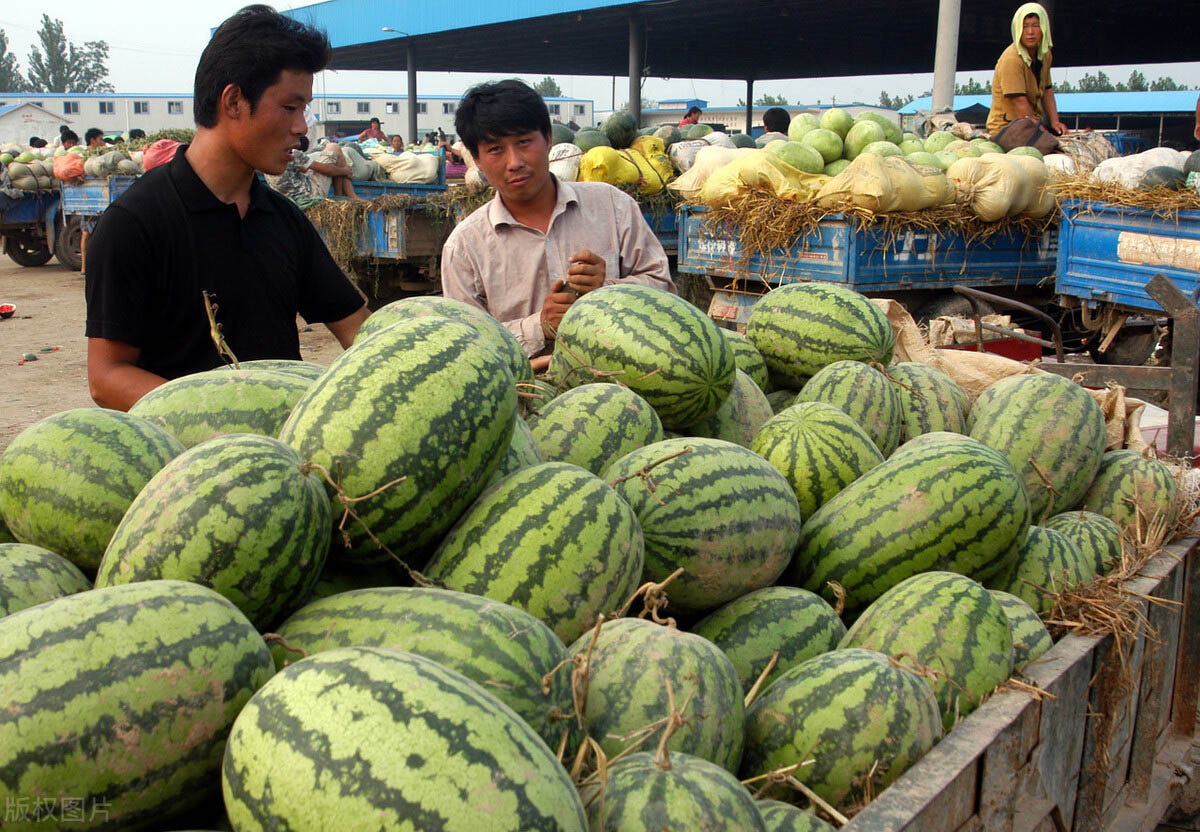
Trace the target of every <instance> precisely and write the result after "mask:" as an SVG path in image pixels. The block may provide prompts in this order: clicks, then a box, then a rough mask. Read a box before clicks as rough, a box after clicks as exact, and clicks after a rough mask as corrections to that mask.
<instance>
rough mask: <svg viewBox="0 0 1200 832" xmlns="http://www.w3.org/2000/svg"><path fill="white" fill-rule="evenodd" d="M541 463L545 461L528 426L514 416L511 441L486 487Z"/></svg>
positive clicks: (518, 417)
mask: <svg viewBox="0 0 1200 832" xmlns="http://www.w3.org/2000/svg"><path fill="white" fill-rule="evenodd" d="M543 462H545V460H544V459H542V455H541V453H539V452H538V447H537V440H536V439H534V438H533V431H532V430H531V429H530V427H529V424H528V423H527V422H526V421H525V420H524V419H522V418H521V417H520V416H514V417H513V433H512V439H511V440H509V443H508V451H507V452H506V453H505V454H504V459H502V460H501V461H500V467H499V468H497V469H496V473H495V474H493V475H492V479H491V480H490V481H489V482H488V486H489V487H491V486H493V485H495V484H496V483H498V482H499V481H500V480H502V479H504V478H505V477H507V476H508V475H509V474H515V473H516V472H517V471H520V470H521V469H522V468H528V467H530V466H531V465H539V464H541V463H543Z"/></svg>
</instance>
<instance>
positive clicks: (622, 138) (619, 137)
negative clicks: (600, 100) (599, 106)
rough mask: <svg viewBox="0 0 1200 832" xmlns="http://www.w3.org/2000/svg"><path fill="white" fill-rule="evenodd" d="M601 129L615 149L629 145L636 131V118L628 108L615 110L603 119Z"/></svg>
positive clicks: (635, 135) (635, 136)
mask: <svg viewBox="0 0 1200 832" xmlns="http://www.w3.org/2000/svg"><path fill="white" fill-rule="evenodd" d="M602 129H603V131H604V135H606V136H608V140H609V141H610V142H611V143H612V146H613V147H615V148H616V149H617V150H623V149H624V148H626V147H629V146H631V145H632V144H633V140H634V139H636V138H637V133H638V126H637V120H636V119H635V118H634V117H633V113H631V112H629V111H628V110H617V111H616V112H615V113H613V114H612V115H610V116H609V117H608V118H606V119H605V120H604V126H603V128H602Z"/></svg>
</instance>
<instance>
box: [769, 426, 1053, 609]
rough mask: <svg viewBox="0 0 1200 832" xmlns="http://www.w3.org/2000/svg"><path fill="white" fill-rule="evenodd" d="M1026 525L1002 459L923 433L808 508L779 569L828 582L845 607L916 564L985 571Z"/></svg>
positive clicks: (798, 579)
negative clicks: (786, 563)
mask: <svg viewBox="0 0 1200 832" xmlns="http://www.w3.org/2000/svg"><path fill="white" fill-rule="evenodd" d="M1028 527H1029V497H1028V496H1027V495H1026V493H1025V488H1024V485H1023V484H1022V482H1021V478H1020V477H1019V476H1017V473H1016V472H1015V471H1014V470H1013V468H1012V465H1010V464H1009V462H1008V460H1007V459H1005V458H1004V457H1002V456H1001V455H1000V454H999V453H998V452H996V451H994V450H992V449H991V448H988V447H987V446H985V445H983V444H982V443H979V442H974V441H971V440H944V441H940V442H938V441H934V442H929V443H926V444H924V445H922V446H921V447H916V448H913V449H911V450H908V451H905V452H904V453H902V454H898V455H896V456H893V457H892V458H891V459H889V460H887V461H885V462H884V463H883V464H881V465H879V466H877V467H876V468H873V469H871V470H870V471H868V472H867V473H866V474H864V475H863V476H861V477H859V478H858V479H857V480H855V481H854V482H853V483H851V484H850V485H849V486H847V487H846V488H845V489H843V490H842V491H841V492H839V493H838V494H837V495H836V496H835V497H833V499H831V500H830V501H829V502H827V503H825V505H823V506H821V508H819V509H817V513H816V514H814V515H813V516H812V517H810V518H809V519H808V522H807V523H805V524H804V528H803V529H802V530H801V532H800V542H799V543H798V544H797V547H796V557H795V559H794V560H793V561H792V565H791V567H790V569H789V572H788V576H789V578H790V579H791V580H790V582H791V583H795V584H796V585H797V586H803V587H805V588H806V589H810V590H812V591H813V592H821V593H827V592H829V590H828V588H827V586H826V584H827V582H829V581H837V582H838V583H840V584H841V585H842V586H843V587H844V588H845V590H846V593H847V596H846V609H847V610H849V611H850V612H852V613H853V612H855V611H857V610H861V609H863V608H864V607H866V606H867V605H868V604H870V603H871V602H872V601H874V600H875V599H876V598H878V597H879V596H881V595H883V594H884V593H885V592H887V591H888V590H889V589H891V588H892V587H893V586H895V585H896V584H898V583H900V582H901V581H903V580H904V579H905V578H908V577H910V576H912V575H915V574H917V573H918V572H927V571H929V570H931V569H937V570H947V571H951V572H958V573H959V574H963V575H968V576H972V577H975V576H980V575H981V574H988V573H990V571H992V570H994V569H995V568H996V566H995V563H994V562H996V561H1000V560H1002V559H1003V558H1004V557H1005V556H1006V555H1007V554H1008V552H1009V550H1010V549H1011V547H1012V545H1013V544H1014V543H1015V542H1017V541H1019V540H1020V539H1021V538H1022V537H1023V536H1024V535H1025V531H1026V529H1027V528H1028ZM989 567H990V569H989ZM826 597H832V595H827V596H826Z"/></svg>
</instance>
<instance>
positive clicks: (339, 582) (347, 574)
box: [305, 559, 412, 604]
mask: <svg viewBox="0 0 1200 832" xmlns="http://www.w3.org/2000/svg"><path fill="white" fill-rule="evenodd" d="M404 586H412V579H411V578H410V577H409V576H408V573H406V572H404V571H403V569H402V568H401V567H400V565H399V564H397V563H396V562H395V561H392V560H388V561H384V562H383V563H376V564H370V565H361V564H355V565H353V566H345V565H343V564H340V563H337V562H336V560H334V559H326V561H325V568H324V569H322V570H321V577H320V578H318V579H317V582H316V583H315V584H314V585H313V588H312V592H310V593H309V594H308V598H307V599H306V601H305V603H306V604H311V603H313V602H314V601H318V600H320V599H322V598H328V597H329V596H331V595H339V594H341V593H343V592H352V591H354V590H356V589H377V588H380V587H404Z"/></svg>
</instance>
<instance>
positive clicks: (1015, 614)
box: [988, 589, 1054, 671]
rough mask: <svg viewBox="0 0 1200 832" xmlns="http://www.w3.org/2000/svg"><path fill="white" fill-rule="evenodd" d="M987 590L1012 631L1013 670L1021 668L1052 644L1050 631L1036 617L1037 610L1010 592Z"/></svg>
mask: <svg viewBox="0 0 1200 832" xmlns="http://www.w3.org/2000/svg"><path fill="white" fill-rule="evenodd" d="M988 592H990V593H991V595H992V597H993V598H995V599H996V600H997V601H999V602H1000V606H1001V608H1003V610H1004V617H1005V618H1007V619H1008V626H1009V629H1010V630H1011V632H1012V646H1013V670H1014V671H1019V670H1022V669H1023V668H1024V667H1025V666H1026V665H1027V664H1029V663H1030V662H1031V661H1033V660H1034V659H1037V658H1040V657H1041V656H1042V655H1043V654H1044V653H1045V652H1046V651H1047V650H1049V649H1050V648H1051V647H1052V646H1054V640H1053V639H1052V638H1050V631H1049V630H1047V629H1046V625H1045V624H1043V623H1042V619H1040V618H1038V614H1037V610H1035V609H1034V608H1033V607H1031V606H1029V604H1027V603H1026V602H1024V601H1022V600H1021V599H1020V598H1018V597H1017V596H1015V595H1013V594H1012V593H1010V592H1002V591H1000V590H998V589H989V590H988Z"/></svg>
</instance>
